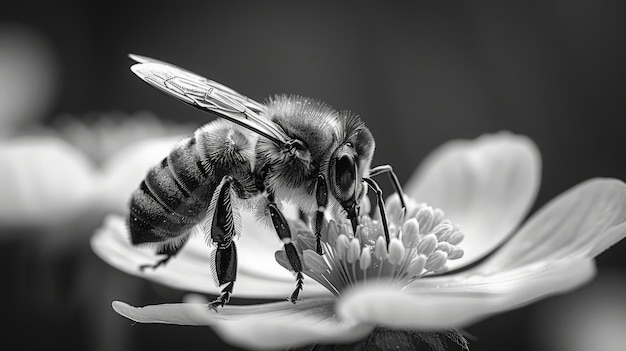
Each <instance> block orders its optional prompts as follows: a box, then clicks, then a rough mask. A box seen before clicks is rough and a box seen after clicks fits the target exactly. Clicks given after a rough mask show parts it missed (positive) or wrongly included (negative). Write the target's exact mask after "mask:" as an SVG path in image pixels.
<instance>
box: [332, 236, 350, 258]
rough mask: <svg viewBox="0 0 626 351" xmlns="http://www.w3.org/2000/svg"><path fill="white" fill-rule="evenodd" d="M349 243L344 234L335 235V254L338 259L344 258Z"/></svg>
mask: <svg viewBox="0 0 626 351" xmlns="http://www.w3.org/2000/svg"><path fill="white" fill-rule="evenodd" d="M349 245H350V239H348V237H347V236H346V235H345V234H341V235H339V236H338V237H337V243H336V244H335V251H337V253H336V255H337V258H338V259H339V260H344V259H345V258H346V255H347V253H348V246H349Z"/></svg>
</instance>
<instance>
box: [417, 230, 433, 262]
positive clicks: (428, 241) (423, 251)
mask: <svg viewBox="0 0 626 351" xmlns="http://www.w3.org/2000/svg"><path fill="white" fill-rule="evenodd" d="M436 247H437V237H436V236H435V234H428V235H426V236H425V237H424V238H423V239H422V240H420V242H419V244H417V248H416V250H417V253H418V254H420V255H424V256H426V257H428V256H430V255H432V253H433V252H435V248H436Z"/></svg>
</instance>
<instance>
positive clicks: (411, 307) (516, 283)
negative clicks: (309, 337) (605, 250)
mask: <svg viewBox="0 0 626 351" xmlns="http://www.w3.org/2000/svg"><path fill="white" fill-rule="evenodd" d="M594 274H595V265H594V263H593V261H592V260H590V259H580V260H560V261H552V262H541V263H539V264H534V265H527V266H524V267H519V268H517V269H515V270H512V271H508V272H504V273H499V274H492V275H488V276H485V275H477V274H472V275H470V274H462V275H450V276H441V277H435V278H426V279H424V278H422V279H419V280H417V281H416V282H414V283H413V284H411V285H410V286H408V287H406V288H405V289H404V290H399V289H393V287H389V286H379V287H372V288H365V289H360V290H357V291H354V292H352V293H349V294H346V295H345V296H344V297H342V298H341V299H340V300H339V302H338V305H337V314H338V315H339V316H340V317H341V318H344V319H346V320H348V321H350V320H354V321H357V322H360V323H376V324H379V325H384V326H389V327H395V328H415V329H422V330H438V329H448V330H449V329H451V328H460V327H464V326H466V325H468V324H471V323H473V322H475V321H478V320H480V319H482V318H485V317H487V316H489V315H491V314H495V313H497V312H502V311H507V310H511V309H514V308H517V307H520V306H522V305H525V304H528V303H530V302H532V301H534V300H537V299H539V298H543V297H546V296H549V295H553V294H557V293H563V292H566V291H568V290H571V289H574V288H576V287H578V286H580V285H582V284H583V283H585V282H587V281H588V280H589V279H590V278H591V277H593V276H594Z"/></svg>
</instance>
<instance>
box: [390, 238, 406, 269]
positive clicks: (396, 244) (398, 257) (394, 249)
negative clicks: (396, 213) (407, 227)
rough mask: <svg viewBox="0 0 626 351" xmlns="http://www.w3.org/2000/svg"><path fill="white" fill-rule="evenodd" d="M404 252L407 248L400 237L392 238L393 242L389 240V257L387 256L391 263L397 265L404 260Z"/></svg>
mask: <svg viewBox="0 0 626 351" xmlns="http://www.w3.org/2000/svg"><path fill="white" fill-rule="evenodd" d="M404 252H405V248H404V245H403V244H402V242H401V241H400V240H398V238H393V239H391V242H389V257H388V258H387V259H388V260H389V263H391V264H393V265H397V264H399V263H400V262H402V259H404Z"/></svg>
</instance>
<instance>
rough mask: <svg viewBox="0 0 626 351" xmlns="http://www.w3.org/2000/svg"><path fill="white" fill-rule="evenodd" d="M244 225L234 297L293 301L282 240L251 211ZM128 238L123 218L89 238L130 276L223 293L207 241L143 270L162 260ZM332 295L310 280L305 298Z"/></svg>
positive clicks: (199, 240)
mask: <svg viewBox="0 0 626 351" xmlns="http://www.w3.org/2000/svg"><path fill="white" fill-rule="evenodd" d="M242 221H243V234H242V235H241V238H239V240H237V241H236V244H237V248H238V251H239V254H238V257H239V264H238V270H237V280H236V283H235V289H234V294H233V296H235V297H256V298H280V299H282V298H285V297H287V296H289V295H290V294H291V292H292V291H293V289H294V288H295V278H294V276H293V274H292V273H290V272H288V271H287V270H285V269H284V268H282V267H281V266H280V265H279V264H278V263H277V262H276V261H275V259H274V252H275V251H276V249H277V248H276V247H278V248H280V241H279V240H278V239H277V238H278V237H277V236H276V234H275V233H272V232H270V231H269V230H267V229H263V228H260V227H259V226H258V225H257V224H256V222H255V221H254V216H253V215H252V214H250V213H248V212H243V213H242ZM251 228H254V230H255V231H252V230H253V229H251ZM128 237H129V234H128V231H127V228H126V224H125V223H124V219H123V218H121V217H120V216H114V215H112V216H109V217H108V218H106V219H105V221H104V224H103V226H102V227H101V228H99V229H98V230H97V231H96V233H95V234H94V236H93V237H92V238H91V247H92V249H93V250H94V252H95V253H96V254H97V255H98V256H99V257H100V258H102V259H103V260H104V261H106V262H107V263H109V264H110V265H112V266H114V267H116V268H117V269H120V270H122V271H124V272H126V273H128V274H131V275H135V276H139V277H143V278H146V279H149V280H152V281H155V282H158V283H161V284H164V285H167V286H170V287H173V288H176V289H181V290H187V291H196V292H204V293H209V294H218V293H219V292H220V289H219V287H217V286H216V285H215V283H214V281H213V279H212V276H211V268H210V252H211V250H212V249H213V248H210V247H208V246H207V244H206V243H205V242H204V238H202V237H199V236H192V237H191V238H190V239H189V242H187V244H186V245H185V247H184V248H183V249H182V250H181V251H180V253H179V254H178V255H177V256H176V257H175V258H173V259H172V260H171V261H170V262H168V263H167V265H165V266H162V267H159V268H157V269H155V270H151V269H146V270H144V271H140V270H139V266H140V265H142V264H146V263H151V262H156V261H157V260H158V257H157V256H156V255H155V254H154V251H153V250H151V249H150V248H148V247H133V246H132V245H131V244H130V241H129V239H128ZM263 238H265V240H266V241H268V242H270V244H268V243H266V241H265V240H264V239H263ZM276 242H278V243H276ZM328 294H330V293H329V292H328V291H327V290H326V289H324V288H323V287H322V286H321V285H319V284H318V283H317V282H315V281H313V280H312V279H307V280H306V281H305V287H304V290H303V292H302V295H301V296H304V297H307V296H315V295H328Z"/></svg>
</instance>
